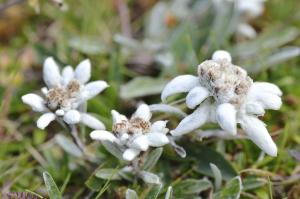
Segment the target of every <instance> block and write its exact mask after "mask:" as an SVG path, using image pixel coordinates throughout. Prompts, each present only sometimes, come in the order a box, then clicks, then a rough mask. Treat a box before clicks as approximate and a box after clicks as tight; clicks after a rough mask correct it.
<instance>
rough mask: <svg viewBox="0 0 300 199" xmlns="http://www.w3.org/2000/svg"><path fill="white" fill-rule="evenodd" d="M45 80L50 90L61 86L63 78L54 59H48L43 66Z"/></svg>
mask: <svg viewBox="0 0 300 199" xmlns="http://www.w3.org/2000/svg"><path fill="white" fill-rule="evenodd" d="M43 78H44V82H45V84H46V85H47V86H48V88H53V87H55V86H57V85H60V82H61V76H60V71H59V67H58V65H57V64H56V63H55V61H54V59H53V58H52V57H48V58H47V59H46V60H45V62H44V65H43Z"/></svg>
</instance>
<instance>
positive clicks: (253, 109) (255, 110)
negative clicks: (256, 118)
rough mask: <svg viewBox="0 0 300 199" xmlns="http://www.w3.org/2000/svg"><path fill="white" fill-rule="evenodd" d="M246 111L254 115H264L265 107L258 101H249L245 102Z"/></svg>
mask: <svg viewBox="0 0 300 199" xmlns="http://www.w3.org/2000/svg"><path fill="white" fill-rule="evenodd" d="M246 112H247V113H248V114H254V115H264V114H265V109H264V107H263V106H262V105H261V104H260V103H255V102H250V103H247V104H246Z"/></svg>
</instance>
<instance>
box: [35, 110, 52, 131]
mask: <svg viewBox="0 0 300 199" xmlns="http://www.w3.org/2000/svg"><path fill="white" fill-rule="evenodd" d="M55 118H56V116H55V114H54V113H44V114H43V115H42V116H41V117H40V118H39V119H38V120H37V122H36V124H37V127H38V128H40V129H45V128H46V127H47V126H48V125H49V124H50V122H52V121H53V120H55Z"/></svg>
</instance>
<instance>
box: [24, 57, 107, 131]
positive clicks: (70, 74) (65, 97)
mask: <svg viewBox="0 0 300 199" xmlns="http://www.w3.org/2000/svg"><path fill="white" fill-rule="evenodd" d="M90 77H91V63H90V61H89V60H84V61H82V62H81V63H80V64H79V65H78V66H77V67H76V69H75V71H74V70H73V68H72V67H71V66H66V67H64V68H63V70H62V71H61V72H60V69H59V67H58V65H57V64H56V63H55V61H54V59H53V58H52V57H48V58H47V59H46V60H45V62H44V65H43V79H44V82H45V84H46V86H47V87H44V88H42V93H43V95H44V96H43V97H41V96H39V95H37V94H33V93H29V94H26V95H24V96H22V101H23V102H24V103H25V104H27V105H29V106H31V107H32V110H34V111H36V112H41V113H43V115H42V116H41V117H40V118H39V119H38V121H37V126H38V127H39V128H40V129H44V128H46V127H47V126H48V125H49V123H50V122H52V121H53V120H55V119H57V118H63V120H64V121H65V122H66V123H67V124H76V123H79V122H81V123H83V124H85V125H87V126H89V127H91V128H93V129H105V127H104V124H103V123H102V122H101V121H99V120H98V119H96V118H95V117H93V116H92V115H90V114H88V113H83V112H80V111H79V109H80V106H81V105H83V104H84V102H86V101H87V100H89V99H91V98H93V97H95V96H96V95H97V94H99V93H100V92H101V91H103V90H104V89H105V88H107V87H108V85H107V83H106V82H105V81H94V82H90V83H87V82H88V81H89V79H90Z"/></svg>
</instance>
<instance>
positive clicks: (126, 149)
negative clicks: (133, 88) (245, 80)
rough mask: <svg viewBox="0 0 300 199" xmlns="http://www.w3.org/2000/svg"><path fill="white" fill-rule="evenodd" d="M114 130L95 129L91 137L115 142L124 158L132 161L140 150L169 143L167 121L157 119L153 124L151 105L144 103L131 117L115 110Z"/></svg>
mask: <svg viewBox="0 0 300 199" xmlns="http://www.w3.org/2000/svg"><path fill="white" fill-rule="evenodd" d="M111 113H112V118H113V127H112V132H108V131H104V130H95V131H93V132H91V134H90V137H91V138H92V139H94V140H100V141H109V142H112V143H115V144H116V145H117V146H118V147H119V148H120V149H121V150H122V152H123V159H124V160H126V161H132V160H133V159H135V158H136V157H137V156H138V155H139V154H140V152H142V151H147V150H148V148H149V147H161V146H163V145H165V144H168V143H169V139H168V137H167V135H166V134H167V132H168V131H169V129H167V128H166V123H167V122H166V121H157V122H154V123H153V124H151V122H150V119H151V116H152V114H151V112H150V109H149V106H148V105H146V104H142V105H140V106H139V107H138V109H137V110H136V112H135V113H134V114H133V115H132V117H131V118H130V119H127V118H126V117H125V116H124V115H121V114H120V113H118V112H117V111H115V110H113V111H112V112H111Z"/></svg>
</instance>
